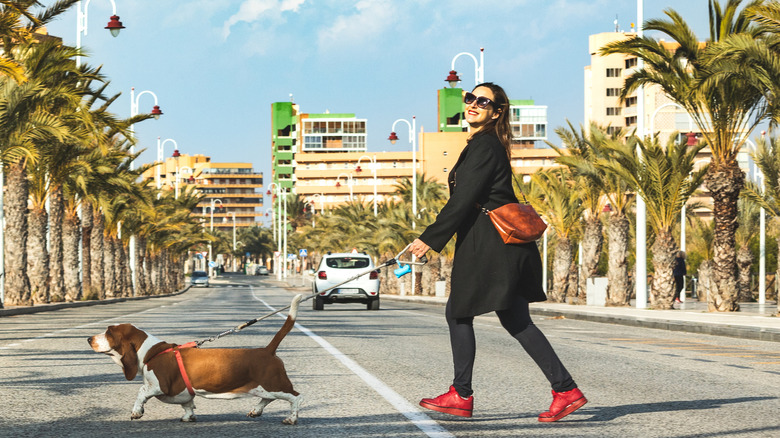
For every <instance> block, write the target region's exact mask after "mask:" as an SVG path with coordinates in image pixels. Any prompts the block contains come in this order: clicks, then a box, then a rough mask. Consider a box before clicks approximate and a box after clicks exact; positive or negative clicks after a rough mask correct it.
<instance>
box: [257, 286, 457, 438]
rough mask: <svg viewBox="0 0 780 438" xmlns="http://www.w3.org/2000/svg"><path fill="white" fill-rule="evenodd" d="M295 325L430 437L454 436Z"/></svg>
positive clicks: (322, 342)
mask: <svg viewBox="0 0 780 438" xmlns="http://www.w3.org/2000/svg"><path fill="white" fill-rule="evenodd" d="M250 289H251V290H252V296H253V297H254V298H255V299H256V300H258V301H260V302H261V303H263V305H264V306H265V307H267V308H269V309H270V310H271V311H272V312H274V311H276V309H275V308H274V307H272V306H271V305H269V304H268V303H266V302H265V301H264V300H263V299H262V298H260V297H258V296H257V295H255V291H254V288H252V287H251V286H250ZM277 316H278V317H280V318H282V319H287V315H281V314H277ZM295 327H296V328H297V329H298V330H300V331H301V332H303V333H305V334H306V336H308V337H310V338H312V339H313V340H314V342H316V343H318V344H320V346H322V348H324V349H325V351H327V352H328V353H330V354H331V355H333V357H335V358H336V359H338V360H339V362H341V363H342V364H343V365H344V366H345V367H347V369H349V370H350V371H352V372H353V373H355V375H357V376H358V377H360V378H361V379H363V381H364V382H366V383H367V384H368V386H370V387H371V389H373V390H374V391H376V392H377V393H378V394H379V395H381V396H382V397H383V398H384V399H385V400H387V401H388V402H389V403H390V404H391V405H393V407H394V408H395V409H396V410H397V411H398V412H400V413H401V414H403V416H404V417H406V418H407V419H409V421H411V422H412V424H414V425H415V426H417V428H418V429H420V430H421V431H422V432H423V433H424V434H426V435H427V436H429V437H436V438H445V437H448V438H449V437H454V435H452V434H451V433H450V432H449V431H447V429H445V428H443V427H441V426H440V425H439V424H438V423H436V422H435V421H433V419H431V417H429V416H428V415H426V414H425V413H423V412H422V411H420V410H419V409H417V407H415V406H414V405H412V404H411V403H409V402H408V401H407V400H406V399H405V398H403V397H401V395H400V394H398V393H397V392H395V391H393V389H392V388H390V387H389V386H387V385H386V384H385V383H384V382H382V381H381V380H379V379H378V378H376V377H375V376H374V375H372V374H371V373H369V372H368V371H366V369H365V368H363V367H361V366H360V365H358V364H357V362H355V361H354V360H352V359H350V358H349V357H347V355H345V354H344V353H342V352H341V351H339V350H338V349H337V348H336V347H334V346H333V345H331V344H330V343H329V342H328V341H326V340H325V339H322V338H321V337H320V336H318V335H316V334H315V333H314V332H312V331H311V330H309V329H307V328H306V327H304V326H302V325H300V324H298V323H295Z"/></svg>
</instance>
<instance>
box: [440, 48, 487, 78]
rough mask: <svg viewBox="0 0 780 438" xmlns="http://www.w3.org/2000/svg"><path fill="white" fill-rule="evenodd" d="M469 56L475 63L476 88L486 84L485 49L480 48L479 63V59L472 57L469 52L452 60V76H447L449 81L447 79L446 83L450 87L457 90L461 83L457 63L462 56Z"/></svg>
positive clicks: (459, 54)
mask: <svg viewBox="0 0 780 438" xmlns="http://www.w3.org/2000/svg"><path fill="white" fill-rule="evenodd" d="M464 55H465V56H468V57H470V58H471V59H472V60H473V61H474V82H475V83H474V86H475V87H476V86H477V85H479V84H482V83H484V82H485V48H484V47H480V48H479V61H477V57H476V56H474V55H472V54H471V53H469V52H461V53H458V54H457V55H455V57H454V58H452V66H451V68H450V74H449V76H447V79H445V81H446V82H448V83H449V84H450V87H452V88H455V87H456V86H457V85H458V82H460V78H459V77H458V72H457V71H455V61H456V60H457V59H458V58H459V57H461V56H464Z"/></svg>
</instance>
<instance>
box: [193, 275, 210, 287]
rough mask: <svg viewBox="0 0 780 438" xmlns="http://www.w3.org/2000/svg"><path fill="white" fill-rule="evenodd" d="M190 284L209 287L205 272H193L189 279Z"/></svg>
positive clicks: (207, 276)
mask: <svg viewBox="0 0 780 438" xmlns="http://www.w3.org/2000/svg"><path fill="white" fill-rule="evenodd" d="M190 284H191V285H192V286H193V287H195V286H202V287H209V274H208V272H206V271H195V272H193V273H192V277H190Z"/></svg>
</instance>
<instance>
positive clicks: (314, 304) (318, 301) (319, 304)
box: [311, 297, 325, 310]
mask: <svg viewBox="0 0 780 438" xmlns="http://www.w3.org/2000/svg"><path fill="white" fill-rule="evenodd" d="M311 308H312V310H322V309H324V308H325V300H323V299H322V297H314V299H313V300H311Z"/></svg>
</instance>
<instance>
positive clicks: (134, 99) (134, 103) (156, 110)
mask: <svg viewBox="0 0 780 438" xmlns="http://www.w3.org/2000/svg"><path fill="white" fill-rule="evenodd" d="M117 18H118V17H117ZM120 24H121V23H120ZM146 93H149V94H151V95H152V96H153V97H154V106H153V107H152V112H151V114H153V115H154V118H155V119H159V118H160V116H161V115H162V111H160V106H159V105H158V104H157V95H156V94H154V93H152V92H151V91H148V90H146V91H142V92H141V93H139V94H138V96H136V95H135V87H133V88H130V117H135V116H137V115H138V101H139V100H140V99H141V96H143V95H144V94H146ZM130 133H131V135H132V134H133V133H135V124H132V125H130ZM130 154H131V155H132V154H135V145H134V144H132V145H131V146H130ZM133 169H135V161H131V162H130V170H133ZM128 252H129V253H130V254H128V257H130V272H131V277H132V279H133V290H135V287H136V278H135V277H136V275H135V273H136V268H135V235H133V236H130V242H129V244H128Z"/></svg>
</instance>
